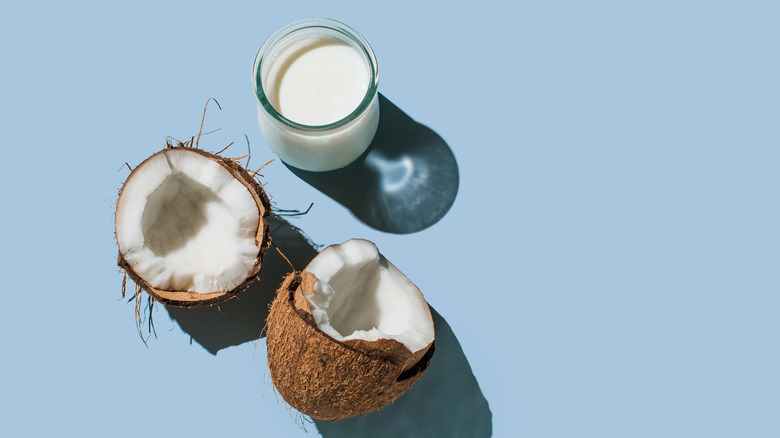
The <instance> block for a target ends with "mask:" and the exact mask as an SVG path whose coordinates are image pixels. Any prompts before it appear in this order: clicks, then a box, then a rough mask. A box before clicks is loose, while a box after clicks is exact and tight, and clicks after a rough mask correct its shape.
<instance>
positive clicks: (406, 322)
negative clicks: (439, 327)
mask: <svg viewBox="0 0 780 438" xmlns="http://www.w3.org/2000/svg"><path fill="white" fill-rule="evenodd" d="M433 344H434V328H433V318H432V317H431V312H430V309H429V307H428V303H427V302H426V301H425V299H424V298H423V296H422V294H421V293H420V290H419V289H418V288H417V286H415V285H414V284H413V283H412V282H411V281H410V280H409V279H408V278H406V276H405V275H404V274H403V273H401V271H399V270H398V268H396V267H395V266H393V264H392V263H390V262H389V261H387V259H385V258H384V257H383V256H382V254H380V253H379V251H378V250H377V248H376V246H375V245H374V244H373V243H372V242H369V241H367V240H362V239H352V240H349V241H347V242H345V243H343V244H341V245H333V246H330V247H327V248H325V249H324V250H323V251H322V252H321V253H320V254H319V255H317V257H315V258H314V260H312V261H311V263H310V264H309V266H307V267H306V269H304V270H303V271H302V272H294V273H292V274H289V275H288V276H287V278H286V279H285V281H284V283H283V284H282V286H281V287H280V289H279V291H278V293H277V296H276V298H275V299H274V302H273V304H272V306H271V311H270V313H269V316H268V337H267V345H268V367H269V369H270V371H271V378H272V379H273V382H274V385H275V386H276V388H277V390H278V391H279V393H280V394H281V395H282V397H283V398H284V399H285V401H287V403H289V404H290V405H291V406H293V407H294V408H296V409H298V410H299V411H301V412H303V413H304V414H307V415H309V416H311V417H312V418H316V419H321V420H338V419H342V418H347V417H351V416H354V415H361V414H366V413H369V412H372V411H375V410H377V409H379V408H381V407H383V406H385V405H386V404H388V403H391V402H392V401H393V400H395V399H396V398H398V397H399V396H400V395H401V394H403V393H404V392H405V391H406V390H407V389H409V388H410V387H411V386H412V385H413V384H414V383H415V382H416V381H417V380H418V379H419V378H420V377H421V376H422V375H423V373H424V372H425V370H426V369H427V368H428V363H429V361H430V358H431V356H432V355H433V351H434V345H433Z"/></svg>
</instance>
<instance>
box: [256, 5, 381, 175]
mask: <svg viewBox="0 0 780 438" xmlns="http://www.w3.org/2000/svg"><path fill="white" fill-rule="evenodd" d="M306 23H309V22H308V21H307V22H306ZM321 23H324V24H322V26H323V27H322V31H317V30H316V29H317V28H316V27H315V28H314V29H315V30H312V29H313V28H312V27H311V26H310V25H307V26H306V27H303V28H301V29H293V30H292V31H289V30H287V29H282V30H284V31H287V32H288V33H287V34H286V36H284V37H280V38H278V39H274V36H272V37H271V38H270V39H269V41H271V43H269V42H268V41H267V42H266V43H265V44H264V45H263V47H262V48H261V49H260V53H259V54H258V59H257V60H256V61H255V80H256V92H257V95H258V99H259V110H258V113H259V121H260V129H261V131H262V132H263V137H264V138H265V140H266V142H267V143H268V145H269V146H270V148H271V149H272V150H273V151H274V153H276V154H277V155H278V156H279V157H280V158H281V159H282V160H283V161H284V162H286V163H288V164H290V165H293V166H295V167H298V168H300V169H304V170H310V171H326V170H333V169H337V168H340V167H343V166H345V165H347V164H349V163H351V162H352V161H354V160H355V159H356V158H357V157H359V156H360V155H361V154H362V153H363V152H364V151H365V150H366V148H367V147H368V145H369V144H370V143H371V140H372V139H373V137H374V134H375V133H376V128H377V125H378V123H379V105H378V102H377V93H376V83H377V82H376V81H377V80H378V79H377V77H378V76H377V75H378V72H377V71H376V60H375V59H373V53H372V52H371V49H370V47H368V45H367V43H366V44H365V47H366V49H365V50H364V49H363V48H361V46H360V44H359V43H356V42H355V41H354V40H349V39H346V37H345V36H344V34H343V33H341V32H333V28H329V27H327V26H328V25H329V24H330V23H337V22H332V21H330V20H325V21H324V22H321ZM337 24H338V25H341V26H344V25H342V24H340V23H337ZM294 25H295V23H293V24H292V25H290V26H293V27H294ZM347 29H348V28H347ZM342 31H343V29H342ZM360 39H362V37H360ZM356 46H357V47H356ZM263 98H265V99H267V103H268V104H269V105H270V106H272V107H273V110H274V111H271V110H269V108H267V106H265V105H264V102H263ZM367 99H368V100H369V102H370V103H369V104H368V106H366V105H365V104H364V105H362V106H361V103H363V102H364V101H365V100H367ZM359 108H360V110H359V111H357V112H356V110H358V109H359ZM274 113H276V114H274ZM279 115H281V117H279ZM290 122H293V123H290Z"/></svg>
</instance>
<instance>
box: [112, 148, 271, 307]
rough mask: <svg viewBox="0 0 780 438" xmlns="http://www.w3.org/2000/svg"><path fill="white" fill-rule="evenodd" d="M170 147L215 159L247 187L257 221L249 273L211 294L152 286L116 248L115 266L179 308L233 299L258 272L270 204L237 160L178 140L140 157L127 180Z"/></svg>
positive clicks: (268, 240) (157, 297)
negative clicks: (232, 286)
mask: <svg viewBox="0 0 780 438" xmlns="http://www.w3.org/2000/svg"><path fill="white" fill-rule="evenodd" d="M172 149H186V150H188V151H190V152H192V153H195V154H200V155H202V156H204V157H206V158H208V159H210V160H212V161H215V162H216V163H218V164H219V165H221V166H222V167H224V168H225V169H227V170H228V171H229V172H230V173H231V175H233V176H234V177H235V178H236V179H237V180H238V181H239V182H240V183H241V184H243V185H244V186H245V187H246V188H247V190H248V191H249V193H250V194H251V195H252V197H253V198H254V201H255V204H256V205H257V209H258V212H259V216H260V221H259V222H258V228H257V233H256V237H255V244H256V245H257V259H256V260H255V263H254V265H253V266H252V268H251V269H250V271H249V273H248V274H247V277H246V279H245V280H244V281H243V282H242V283H240V284H239V285H237V286H236V287H235V288H233V289H232V290H229V291H224V292H211V293H197V292H189V291H175V290H162V289H158V288H155V287H154V286H152V285H150V284H149V283H148V282H147V281H146V280H144V279H143V278H142V277H140V276H139V275H138V274H137V273H136V272H135V270H134V269H133V267H132V266H131V265H130V263H128V261H127V260H126V259H125V257H124V255H123V254H122V251H121V250H120V251H119V256H118V259H117V264H118V265H119V267H120V268H122V269H124V270H125V272H127V275H128V276H129V277H130V279H132V280H133V281H134V282H135V283H136V284H137V285H138V286H139V287H140V288H141V289H143V290H144V291H146V292H147V293H148V294H149V295H150V296H152V297H153V298H154V299H155V300H157V301H159V302H161V303H163V304H165V305H171V306H179V307H199V306H208V305H212V304H217V303H220V302H222V301H225V300H228V299H230V298H233V297H234V296H236V295H237V294H238V293H240V292H242V291H244V290H246V289H247V288H248V287H249V285H250V284H251V283H252V282H253V281H255V279H256V278H257V276H258V274H259V273H260V266H261V264H262V259H263V256H264V255H265V253H266V251H267V249H268V246H269V245H270V244H271V232H270V227H269V226H268V222H267V221H266V219H265V218H266V217H267V216H268V215H270V214H271V203H270V201H269V199H268V195H267V194H266V193H265V190H264V189H263V187H262V186H261V185H260V184H259V183H258V182H257V181H256V180H255V179H254V178H253V177H252V175H250V174H249V172H247V170H246V169H244V168H243V167H242V166H241V165H240V164H239V163H238V162H236V161H234V160H231V159H228V158H224V157H221V156H219V155H216V154H212V153H210V152H206V151H204V150H202V149H198V148H195V147H191V146H187V145H186V144H184V143H180V144H179V145H178V146H173V145H171V144H170V143H169V144H168V147H167V148H166V149H163V150H162V151H160V152H157V153H155V154H154V155H152V156H151V157H149V158H147V159H146V160H144V161H143V162H142V163H141V164H139V165H138V166H136V168H135V169H133V171H132V172H131V173H130V176H128V178H127V181H129V180H130V179H131V178H133V176H134V175H135V174H136V173H137V172H138V171H139V169H142V168H143V166H144V164H146V163H147V162H149V161H150V160H151V159H152V158H154V157H156V156H157V155H159V154H162V153H164V152H165V151H168V150H172ZM123 188H124V187H123ZM121 196H122V191H121V190H120V192H119V197H120V198H121Z"/></svg>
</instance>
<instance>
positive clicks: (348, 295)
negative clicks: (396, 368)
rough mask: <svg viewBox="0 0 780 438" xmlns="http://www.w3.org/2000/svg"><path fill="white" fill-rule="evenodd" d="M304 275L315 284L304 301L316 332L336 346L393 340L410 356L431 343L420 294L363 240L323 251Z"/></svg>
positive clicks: (427, 316) (428, 314)
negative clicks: (334, 341)
mask: <svg viewBox="0 0 780 438" xmlns="http://www.w3.org/2000/svg"><path fill="white" fill-rule="evenodd" d="M305 271H308V272H310V273H312V274H314V276H315V277H317V281H316V282H315V284H314V288H313V291H312V293H310V294H307V295H305V296H306V299H307V300H308V301H309V304H310V305H311V313H312V316H313V317H314V321H315V322H316V323H317V326H318V327H319V328H320V330H322V331H323V332H325V333H326V334H328V335H329V336H330V337H332V338H333V339H335V340H337V341H349V340H354V339H360V340H364V341H376V340H379V339H394V340H396V341H398V342H400V343H401V344H403V345H404V346H405V347H406V348H407V349H408V350H409V351H411V352H412V353H415V352H417V351H420V350H422V349H424V348H426V347H428V346H429V345H430V344H431V343H432V342H433V340H434V328H433V318H432V317H431V312H430V309H429V308H428V303H426V301H425V298H423V296H422V294H421V293H420V290H419V289H418V288H417V286H415V285H414V283H412V282H411V281H410V280H409V279H408V278H406V276H405V275H404V274H403V273H401V271H399V270H398V268H396V267H395V266H393V264H392V263H390V262H388V261H387V259H385V258H384V257H383V256H382V255H381V254H380V253H379V251H378V250H377V248H376V246H375V245H374V244H373V243H372V242H369V241H367V240H362V239H352V240H348V241H347V242H344V243H342V244H341V245H333V246H329V247H327V248H325V249H324V250H323V251H322V252H321V253H320V254H319V255H317V257H315V258H314V260H312V261H311V263H309V266H307V267H306V269H305Z"/></svg>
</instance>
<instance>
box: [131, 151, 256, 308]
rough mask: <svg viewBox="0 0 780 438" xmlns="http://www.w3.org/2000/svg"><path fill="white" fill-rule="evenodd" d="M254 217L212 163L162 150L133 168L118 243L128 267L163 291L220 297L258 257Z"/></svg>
mask: <svg viewBox="0 0 780 438" xmlns="http://www.w3.org/2000/svg"><path fill="white" fill-rule="evenodd" d="M259 221H260V212H259V210H258V207H257V204H256V202H255V200H254V198H253V196H252V195H251V193H250V192H249V190H248V189H247V188H246V187H245V186H244V185H243V184H242V183H241V182H240V181H238V180H237V179H236V178H235V177H234V176H233V174H232V173H230V171H228V170H227V169H225V168H224V167H222V166H221V165H220V164H218V163H217V162H215V161H213V160H211V159H209V158H207V157H204V156H202V155H200V154H198V153H196V152H193V151H188V150H166V151H164V152H162V153H160V154H158V155H155V156H153V157H152V158H151V159H149V160H147V161H146V162H145V163H143V164H142V165H141V167H139V168H138V169H136V172H135V174H134V175H133V176H132V177H131V178H130V179H129V180H128V182H127V183H126V184H125V187H124V188H123V189H122V196H121V197H120V202H119V205H118V206H117V241H118V243H119V248H120V251H122V253H123V255H124V256H125V258H126V259H127V261H128V262H129V263H130V264H131V266H132V267H133V269H134V270H135V271H136V273H137V274H139V275H140V276H141V277H142V278H144V279H145V280H146V281H147V282H149V284H150V285H152V286H153V287H155V288H157V289H161V290H172V291H190V292H197V293H212V292H226V291H230V290H232V289H233V288H235V287H236V286H237V285H238V284H240V283H242V282H243V281H244V280H245V279H246V277H247V275H248V273H249V271H250V270H251V268H252V267H253V265H254V263H255V261H256V259H257V254H258V248H257V245H256V242H255V237H256V233H257V229H258V226H259Z"/></svg>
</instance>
